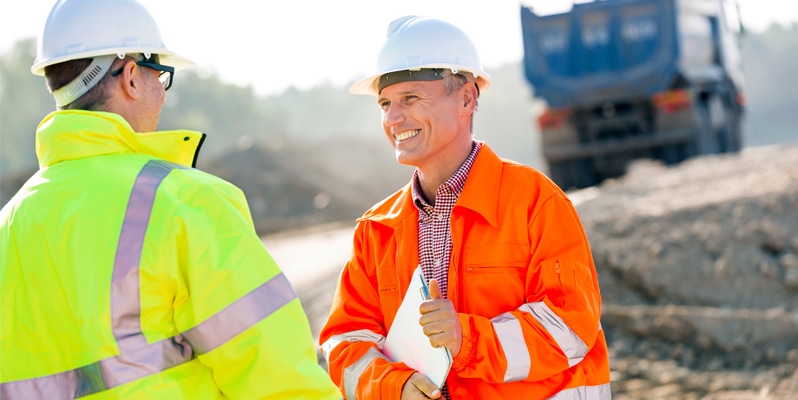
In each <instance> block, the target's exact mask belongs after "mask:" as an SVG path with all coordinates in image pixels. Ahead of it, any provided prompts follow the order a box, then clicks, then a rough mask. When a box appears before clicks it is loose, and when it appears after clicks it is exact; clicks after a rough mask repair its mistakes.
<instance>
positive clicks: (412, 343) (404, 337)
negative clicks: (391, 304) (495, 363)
mask: <svg viewBox="0 0 798 400" xmlns="http://www.w3.org/2000/svg"><path fill="white" fill-rule="evenodd" d="M428 297H429V288H428V287H427V283H426V280H425V279H424V273H423V272H421V267H416V270H415V271H414V272H413V278H412V280H411V281H410V286H409V287H408V289H407V293H405V298H404V299H403V300H402V304H401V305H400V306H399V310H398V311H397V312H396V318H394V320H393V324H392V325H391V329H390V330H389V331H388V336H387V337H386V338H385V344H384V345H383V348H382V352H383V353H384V354H385V355H386V356H388V358H390V359H391V361H401V362H403V363H405V364H406V365H407V366H408V367H410V368H413V369H415V370H416V371H418V372H421V373H422V374H424V376H426V377H427V378H428V379H429V380H430V381H432V383H434V384H435V385H436V386H438V387H439V388H440V387H442V386H443V384H444V382H446V376H447V375H448V374H449V368H451V366H452V355H451V354H450V353H449V349H447V348H446V347H438V348H435V347H432V345H430V344H429V338H428V337H427V335H425V334H424V331H423V329H422V328H421V324H419V323H418V319H419V317H420V316H421V313H419V311H418V307H419V305H421V302H423V301H425V300H427V298H428Z"/></svg>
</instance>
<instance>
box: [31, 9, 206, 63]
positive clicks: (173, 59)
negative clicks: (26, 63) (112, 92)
mask: <svg viewBox="0 0 798 400" xmlns="http://www.w3.org/2000/svg"><path fill="white" fill-rule="evenodd" d="M131 53H142V54H148V55H149V54H158V56H159V57H158V58H159V63H161V64H164V65H168V66H171V67H174V68H175V69H176V70H177V69H180V68H184V67H188V66H191V65H194V62H193V61H191V60H188V59H186V58H183V57H181V56H178V55H177V54H175V53H173V52H172V51H170V50H168V49H167V48H166V46H164V44H163V41H162V40H161V31H160V30H159V29H158V24H157V23H156V22H155V19H153V17H152V15H150V13H149V12H148V11H147V9H146V8H144V6H143V5H142V4H141V3H139V2H138V1H136V0H59V1H58V2H57V3H56V4H55V5H54V6H53V8H52V10H51V11H50V15H49V16H48V17H47V21H46V22H45V24H44V29H43V30H42V33H41V35H39V39H38V42H37V46H36V60H35V61H34V62H33V66H32V67H31V72H33V73H34V74H36V75H44V67H47V66H50V65H53V64H58V63H61V62H64V61H69V60H77V59H81V58H91V57H95V56H102V55H111V54H116V55H124V54H131Z"/></svg>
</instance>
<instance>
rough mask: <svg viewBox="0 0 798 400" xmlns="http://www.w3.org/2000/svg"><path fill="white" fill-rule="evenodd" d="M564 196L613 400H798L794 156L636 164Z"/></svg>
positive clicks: (797, 176) (797, 160)
mask: <svg viewBox="0 0 798 400" xmlns="http://www.w3.org/2000/svg"><path fill="white" fill-rule="evenodd" d="M570 196H571V197H572V198H573V200H574V203H575V204H576V207H577V210H578V212H579V214H580V216H581V217H582V220H583V223H584V225H585V229H586V231H587V235H588V238H589V240H590V242H591V247H592V250H593V255H594V259H595V263H596V267H597V270H598V272H599V279H600V284H601V290H602V299H603V301H604V309H603V313H602V325H603V327H604V330H605V333H606V334H607V338H608V341H609V342H610V348H611V357H612V366H611V368H612V371H613V384H612V386H613V398H614V399H616V400H617V399H666V398H667V399H798V148H775V147H768V148H755V149H749V150H746V151H745V152H743V153H742V154H739V155H725V156H715V157H707V158H702V159H695V160H691V161H688V162H686V163H683V164H682V165H680V166H678V167H676V168H665V167H663V166H661V165H658V164H654V163H650V162H642V163H638V164H636V165H635V166H634V167H633V168H632V170H631V171H630V173H629V174H627V176H625V177H623V178H622V179H619V180H617V181H610V182H606V183H604V184H603V185H601V186H599V187H595V188H590V189H586V190H582V191H579V192H573V193H570Z"/></svg>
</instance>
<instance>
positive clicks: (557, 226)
mask: <svg viewBox="0 0 798 400" xmlns="http://www.w3.org/2000/svg"><path fill="white" fill-rule="evenodd" d="M451 231H452V243H453V247H452V255H451V259H450V261H449V262H450V264H449V275H448V280H449V290H448V298H449V299H450V300H451V301H452V302H453V303H454V307H455V309H456V310H457V312H458V313H459V316H460V322H461V324H462V328H463V341H462V347H461V349H460V353H459V354H458V355H457V357H455V359H454V363H453V365H452V368H451V371H450V372H449V376H448V378H447V381H446V382H447V385H448V388H449V392H450V396H451V398H452V399H489V400H492V399H545V398H550V397H553V396H557V397H556V398H557V399H609V398H610V368H609V359H608V355H607V344H606V340H605V338H604V333H603V331H602V329H601V324H600V321H599V318H600V316H601V297H600V293H599V286H598V278H597V275H596V270H595V267H594V265H593V259H592V256H591V253H590V248H589V245H588V241H587V237H586V236H585V233H584V230H583V228H582V225H581V223H580V221H579V217H578V215H577V213H576V210H575V209H574V207H573V205H572V204H571V202H570V200H569V199H568V198H567V197H566V195H565V194H564V193H563V192H562V190H560V189H559V188H558V187H557V186H556V185H555V184H554V183H552V182H551V181H550V180H549V179H547V178H546V177H545V176H544V175H542V174H541V173H540V172H538V171H536V170H534V169H533V168H530V167H527V166H524V165H520V164H517V163H514V162H512V161H508V160H502V159H500V158H499V157H498V156H497V155H496V154H495V153H494V152H493V150H492V149H491V148H490V147H488V146H487V145H483V147H482V149H481V150H480V152H479V154H478V156H477V158H476V160H475V162H474V165H473V167H472V169H471V172H470V174H469V176H468V180H467V181H466V184H465V187H464V188H463V191H462V193H461V194H460V197H459V198H458V200H457V203H456V204H455V206H454V210H453V211H452V216H451ZM418 264H419V256H418V210H417V209H416V207H414V206H413V204H412V194H411V186H410V185H407V186H405V187H404V188H403V189H401V190H400V191H398V192H396V193H395V194H393V195H392V196H390V197H388V198H387V199H386V200H384V201H383V202H381V203H379V204H377V205H375V206H374V207H373V208H372V209H371V210H369V211H367V212H366V214H365V215H364V216H363V217H361V218H359V219H358V224H357V227H356V230H355V235H354V249H353V253H352V257H351V259H350V260H349V261H348V262H347V264H346V265H345V267H344V269H343V271H342V273H341V275H340V278H339V282H338V287H337V289H336V293H335V297H334V300H333V304H332V308H331V313H330V317H329V319H328V321H327V323H326V324H325V326H324V328H323V329H322V332H321V336H320V339H319V340H320V342H321V343H322V344H321V349H322V350H323V351H324V354H325V356H326V358H327V362H328V365H329V372H330V375H331V377H332V379H333V381H334V382H335V383H336V384H337V385H338V387H339V388H340V389H341V391H342V392H343V393H344V394H345V395H346V397H347V398H348V399H354V398H358V399H370V400H371V399H399V398H400V396H401V389H402V386H403V384H404V383H405V381H406V380H407V379H408V378H409V377H410V375H411V374H412V373H413V370H411V369H409V368H408V367H407V366H406V365H404V364H403V363H395V362H393V363H392V362H390V361H389V360H388V359H387V358H386V357H385V356H384V355H383V354H382V352H381V351H380V348H381V345H382V343H383V342H384V339H385V336H386V335H387V332H388V330H389V329H390V328H391V324H392V322H393V320H394V317H395V315H396V312H397V310H398V308H399V305H400V304H401V302H402V298H403V296H404V294H405V291H406V290H407V287H408V285H409V282H410V278H411V274H412V272H413V270H414V269H415V268H416V266H417V265H418Z"/></svg>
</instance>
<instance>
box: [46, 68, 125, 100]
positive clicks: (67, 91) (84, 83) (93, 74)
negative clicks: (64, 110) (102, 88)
mask: <svg viewBox="0 0 798 400" xmlns="http://www.w3.org/2000/svg"><path fill="white" fill-rule="evenodd" d="M115 58H117V55H108V56H99V57H94V59H92V60H91V64H90V65H89V66H88V67H87V68H86V69H84V70H83V72H82V73H81V74H80V75H79V76H78V77H77V78H75V79H73V80H72V82H69V83H68V84H66V85H64V86H63V87H61V88H59V89H56V90H53V92H52V93H53V97H55V105H56V106H58V107H64V106H66V105H69V104H70V103H72V102H73V101H75V100H77V99H78V98H80V96H83V95H84V94H85V93H86V92H88V91H89V90H90V89H91V88H93V87H94V86H95V85H96V84H97V82H99V81H100V80H101V79H102V78H103V76H105V74H106V73H108V70H109V69H110V68H111V64H113V63H114V59H115Z"/></svg>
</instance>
